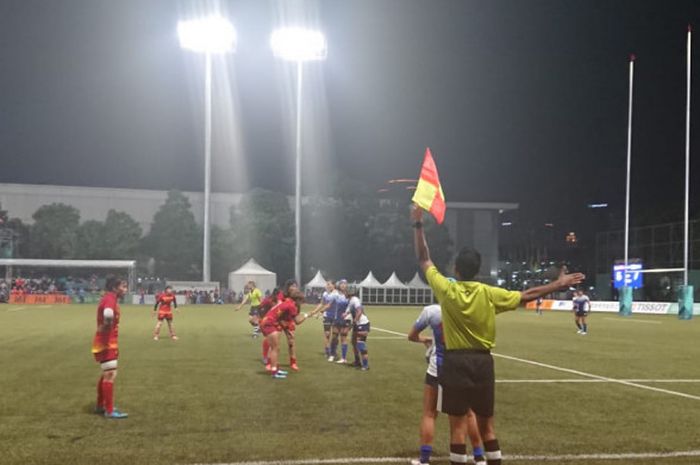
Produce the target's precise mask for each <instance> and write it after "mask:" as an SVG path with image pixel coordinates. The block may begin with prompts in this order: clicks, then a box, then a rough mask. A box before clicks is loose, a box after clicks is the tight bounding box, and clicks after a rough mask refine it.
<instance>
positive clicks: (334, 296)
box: [321, 291, 339, 320]
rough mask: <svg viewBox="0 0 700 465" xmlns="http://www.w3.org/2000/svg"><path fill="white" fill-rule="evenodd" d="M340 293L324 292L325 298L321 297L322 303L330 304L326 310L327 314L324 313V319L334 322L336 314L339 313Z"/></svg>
mask: <svg viewBox="0 0 700 465" xmlns="http://www.w3.org/2000/svg"><path fill="white" fill-rule="evenodd" d="M338 295H339V294H338V291H331V292H328V291H323V296H322V297H321V302H323V304H324V305H328V304H330V306H329V307H328V308H327V309H326V311H325V312H323V317H324V318H327V319H330V320H334V319H335V314H336V313H337V309H338Z"/></svg>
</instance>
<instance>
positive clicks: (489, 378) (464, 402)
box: [438, 349, 496, 417]
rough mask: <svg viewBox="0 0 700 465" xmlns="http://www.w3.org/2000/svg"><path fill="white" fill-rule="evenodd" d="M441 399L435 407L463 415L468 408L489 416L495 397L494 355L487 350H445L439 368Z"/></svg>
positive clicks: (449, 412)
mask: <svg viewBox="0 0 700 465" xmlns="http://www.w3.org/2000/svg"><path fill="white" fill-rule="evenodd" d="M438 382H439V383H440V388H441V389H442V399H441V401H442V402H441V403H439V404H440V405H438V410H440V411H441V412H445V413H447V414H448V415H466V413H467V412H468V411H469V409H472V410H473V411H474V413H476V414H477V415H479V416H482V417H492V416H493V411H494V402H495V397H496V377H495V372H494V367H493V357H492V356H491V353H490V352H489V351H488V350H468V349H464V350H447V351H445V355H444V357H443V360H442V365H441V366H440V368H439V373H438Z"/></svg>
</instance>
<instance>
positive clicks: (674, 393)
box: [373, 327, 700, 400]
mask: <svg viewBox="0 0 700 465" xmlns="http://www.w3.org/2000/svg"><path fill="white" fill-rule="evenodd" d="M373 329H376V330H378V331H384V332H388V333H392V334H398V335H402V336H407V335H406V334H402V333H397V332H396V331H390V330H388V329H382V328H376V327H375V328H373ZM492 355H493V356H494V357H500V358H504V359H506V360H513V361H516V362H521V363H527V364H528V365H534V366H538V367H542V368H549V369H551V370H556V371H563V372H565V373H571V374H573V375H578V376H583V377H585V378H592V379H598V380H601V381H607V382H610V383H616V384H622V385H624V386H630V387H636V388H639V389H646V390H648V391H654V392H661V393H664V394H669V395H672V396H678V397H684V398H686V399H693V400H700V396H693V395H690V394H686V393H684V392H677V391H671V390H668V389H662V388H657V387H653V386H645V385H643V384H637V383H634V382H632V381H625V380H622V379H615V378H608V377H607V376H599V375H594V374H592V373H586V372H583V371H578V370H572V369H571V368H562V367H558V366H555V365H549V364H547V363H540V362H535V361H534V360H527V359H524V358H519V357H513V356H510V355H503V354H495V353H492Z"/></svg>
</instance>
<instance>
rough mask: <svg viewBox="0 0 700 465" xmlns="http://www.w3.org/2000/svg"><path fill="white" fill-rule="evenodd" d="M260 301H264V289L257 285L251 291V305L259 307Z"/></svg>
mask: <svg viewBox="0 0 700 465" xmlns="http://www.w3.org/2000/svg"><path fill="white" fill-rule="evenodd" d="M260 301H262V291H261V290H260V289H258V288H257V287H256V288H255V289H253V290H252V291H250V305H251V306H253V307H259V306H260Z"/></svg>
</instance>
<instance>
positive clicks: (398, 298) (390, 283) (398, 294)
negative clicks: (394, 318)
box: [382, 272, 408, 304]
mask: <svg viewBox="0 0 700 465" xmlns="http://www.w3.org/2000/svg"><path fill="white" fill-rule="evenodd" d="M382 287H383V288H384V303H387V304H407V303H408V286H406V285H405V284H404V283H402V282H401V280H400V279H399V277H398V276H396V272H393V273H391V276H389V279H387V280H386V282H385V283H384V284H382Z"/></svg>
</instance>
